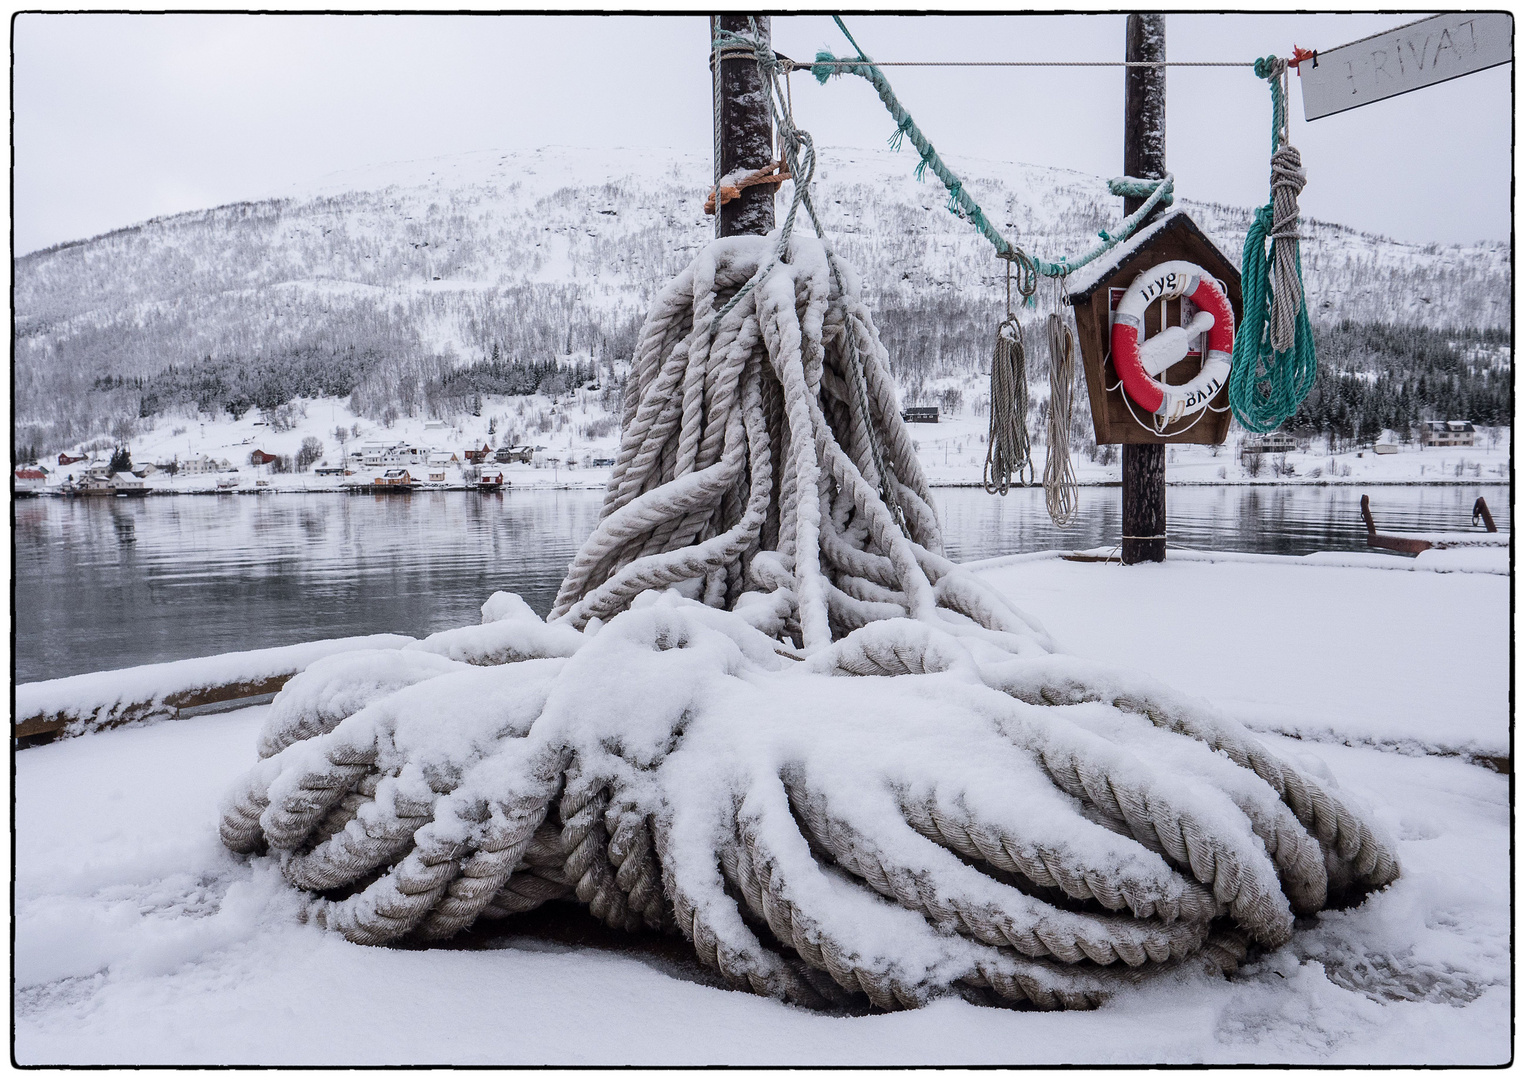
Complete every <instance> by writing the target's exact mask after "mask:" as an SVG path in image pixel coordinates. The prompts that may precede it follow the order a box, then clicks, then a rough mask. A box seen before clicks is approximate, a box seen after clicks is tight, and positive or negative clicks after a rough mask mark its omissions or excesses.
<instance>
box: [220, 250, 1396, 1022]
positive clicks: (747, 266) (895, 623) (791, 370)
mask: <svg viewBox="0 0 1525 1080" xmlns="http://www.w3.org/2000/svg"><path fill="white" fill-rule="evenodd" d="M772 242H773V241H772V240H771V239H766V238H755V237H752V238H739V237H736V238H729V239H725V240H719V241H716V242H714V243H712V244H710V245H709V246H708V247H706V248H705V249H704V250H703V251H702V252H701V253H700V255H699V256H698V258H697V259H696V260H695V261H694V263H693V264H692V265H691V266H689V267H688V268H687V269H686V270H684V271H683V273H682V274H680V275H679V276H678V278H677V279H676V280H675V281H674V282H673V283H672V284H671V285H669V286H668V287H667V288H666V289H665V290H664V291H663V292H662V294H661V296H660V297H659V298H658V300H657V302H656V305H655V307H654V309H653V311H652V313H651V315H650V317H649V318H648V321H647V323H646V325H645V328H644V330H643V331H642V334H641V337H640V344H639V347H638V351H637V354H636V357H635V364H634V368H633V371H632V374H631V376H630V380H629V382H628V384H627V387H626V398H625V401H626V405H625V413H624V428H623V439H622V445H621V451H620V454H619V458H618V463H617V465H616V467H615V469H614V472H613V475H612V477H611V479H610V483H609V488H608V493H607V499H606V503H605V506H604V513H603V517H602V519H601V521H600V522H599V524H598V526H597V528H596V529H595V530H594V532H593V535H592V536H590V537H589V539H588V541H587V543H586V544H585V545H584V546H583V548H582V550H581V551H580V552H579V553H578V555H577V557H576V558H575V559H574V560H573V562H572V565H571V568H570V570H569V572H568V574H567V578H566V581H565V582H564V584H563V587H562V590H561V595H560V596H559V597H558V599H557V601H556V606H555V609H554V611H553V612H552V615H551V617H550V619H549V620H548V621H541V620H540V619H539V618H537V617H536V616H535V614H534V613H533V612H532V611H531V610H530V609H529V607H528V606H527V605H526V604H524V602H523V601H522V600H520V599H518V598H517V597H514V596H511V595H508V594H504V593H499V594H496V595H494V597H493V598H492V599H491V600H489V601H488V602H487V604H486V605H484V608H483V623H482V625H480V626H475V627H463V628H460V629H457V630H451V631H446V632H445V633H441V634H436V635H434V636H433V637H430V638H427V639H425V640H423V641H420V642H416V643H414V644H412V645H410V646H408V647H407V648H405V649H403V650H400V651H388V652H386V653H380V652H375V651H358V652H354V653H349V654H342V655H337V656H332V657H328V658H326V659H324V660H321V661H318V662H316V663H314V664H312V665H311V666H310V667H309V668H308V669H307V670H306V671H304V672H303V673H302V674H300V675H298V676H297V677H296V678H294V679H292V680H291V682H290V683H289V684H288V685H287V687H286V688H285V689H284V690H283V691H282V692H281V694H280V695H279V696H278V697H277V698H276V700H275V702H274V703H273V705H272V706H271V710H270V716H269V719H268V722H267V724H266V726H265V730H264V731H263V732H262V734H261V737H260V742H259V753H260V755H261V760H260V761H259V762H258V764H256V765H255V767H254V768H253V769H251V770H250V772H249V773H248V774H247V775H246V776H244V777H243V778H242V779H241V780H240V781H239V782H238V783H237V784H236V785H235V787H234V788H233V790H232V791H231V792H230V793H229V795H228V797H227V800H226V803H225V805H224V807H223V812H222V819H221V835H222V839H223V842H224V843H225V844H226V845H227V846H228V847H229V848H231V849H232V850H233V851H236V852H242V853H248V854H250V855H251V856H256V857H261V858H267V859H271V860H273V861H275V862H276V863H277V864H278V865H279V866H280V868H281V870H282V872H283V873H284V875H285V877H286V878H287V880H288V881H290V882H291V884H292V885H294V886H295V887H296V888H298V889H300V890H303V891H304V892H306V893H307V894H308V899H307V902H306V906H305V911H306V912H307V917H308V918H310V919H312V920H313V921H315V922H316V923H318V924H319V925H321V926H324V927H326V928H329V929H331V930H336V931H338V932H339V933H341V934H343V935H344V936H345V937H346V938H348V939H349V940H351V941H354V942H358V943H363V944H381V943H384V942H392V941H413V942H428V941H435V940H441V939H445V938H449V937H451V936H452V935H454V934H456V933H458V932H459V931H461V930H463V929H465V928H466V927H468V926H471V925H472V924H473V923H475V922H476V921H477V920H478V919H502V918H508V917H511V916H512V915H514V914H515V913H519V912H524V911H527V910H530V909H532V908H535V907H537V906H539V905H540V904H543V903H545V902H547V901H549V900H555V899H566V900H575V901H577V902H579V903H581V904H584V905H586V906H587V908H588V910H589V911H590V912H591V913H592V914H593V915H594V916H595V917H597V918H599V919H601V920H603V921H604V922H605V923H607V924H608V925H610V926H612V927H616V928H621V929H625V930H629V931H635V930H641V929H643V928H644V929H645V930H647V931H651V932H661V933H668V934H677V935H681V936H682V937H683V938H684V939H686V940H687V941H688V942H689V943H690V944H691V945H692V947H693V949H694V952H695V954H696V955H697V956H698V957H699V958H700V959H701V960H702V961H703V962H704V963H705V964H707V965H709V966H710V967H712V968H714V969H716V970H717V971H718V972H720V973H721V974H722V975H723V976H724V977H725V978H726V979H727V980H728V981H729V982H730V983H731V984H732V985H734V986H736V987H738V988H741V989H747V990H751V991H754V992H756V993H759V994H766V995H771V996H773V997H777V998H781V999H784V1000H787V1001H791V1002H797V1003H800V1004H805V1005H810V1006H814V1007H824V1008H838V1009H840V1008H849V1009H851V1008H861V1007H863V1006H864V1005H866V1004H872V1005H873V1006H877V1007H881V1008H887V1009H888V1008H900V1007H912V1006H917V1005H921V1004H923V1003H925V1002H927V1001H928V1000H931V999H933V998H936V997H939V996H944V995H949V994H957V995H960V996H963V997H965V998H968V999H970V1000H974V1001H980V1002H986V1003H1016V1002H1024V1001H1025V1002H1031V1003H1033V1004H1035V1005H1037V1006H1040V1007H1045V1008H1060V1007H1065V1008H1068V1007H1086V1006H1091V1005H1094V1004H1096V1003H1098V1002H1099V1001H1101V1000H1102V999H1104V998H1105V997H1107V996H1108V995H1109V994H1113V993H1115V992H1117V991H1118V990H1120V989H1124V988H1126V987H1128V986H1130V985H1132V984H1134V983H1136V982H1137V981H1138V980H1140V979H1142V978H1145V977H1148V976H1150V975H1151V974H1154V973H1159V972H1163V971H1168V970H1177V971H1180V970H1187V969H1192V968H1196V969H1202V968H1206V969H1208V970H1218V971H1222V970H1228V969H1231V968H1232V967H1233V966H1234V965H1235V964H1237V962H1238V961H1239V960H1240V959H1241V958H1242V957H1243V956H1244V955H1245V952H1246V949H1247V948H1249V947H1252V946H1255V947H1263V948H1274V947H1276V946H1278V945H1280V944H1281V943H1283V942H1285V941H1286V940H1287V939H1288V938H1289V936H1290V935H1291V933H1292V928H1293V920H1294V918H1295V917H1296V916H1297V915H1300V914H1309V913H1312V912H1316V911H1318V910H1320V909H1321V908H1323V907H1325V906H1327V905H1330V904H1335V903H1347V902H1352V901H1354V900H1356V899H1358V898H1359V897H1360V896H1361V895H1363V894H1364V893H1365V892H1367V891H1369V890H1371V889H1374V888H1379V887H1381V886H1383V885H1385V884H1387V883H1388V882H1390V881H1392V880H1393V879H1394V878H1395V877H1396V876H1397V874H1398V866H1397V863H1396V861H1395V859H1394V857H1393V854H1392V849H1391V845H1390V844H1389V843H1388V842H1387V841H1386V840H1385V839H1384V838H1382V837H1381V836H1379V835H1378V834H1377V833H1376V832H1375V831H1374V830H1373V829H1372V827H1371V826H1370V825H1368V824H1367V823H1366V821H1365V820H1363V818H1362V816H1361V815H1360V814H1359V813H1358V812H1357V811H1356V810H1355V809H1354V808H1353V807H1352V806H1351V805H1350V804H1348V803H1347V802H1346V801H1345V800H1344V799H1342V798H1341V797H1340V796H1339V795H1337V794H1336V793H1335V792H1334V791H1332V790H1330V788H1329V787H1327V786H1326V785H1325V784H1324V783H1322V782H1321V781H1319V780H1318V779H1316V778H1314V777H1312V776H1309V775H1307V774H1305V773H1303V772H1302V771H1300V770H1298V769H1297V768H1295V767H1294V766H1292V765H1291V764H1289V763H1288V762H1286V761H1283V760H1282V759H1280V758H1279V757H1277V756H1276V755H1275V754H1274V753H1272V752H1271V751H1270V750H1268V749H1267V748H1266V747H1265V746H1264V745H1262V744H1261V743H1260V742H1258V741H1257V740H1256V739H1255V738H1253V737H1252V736H1251V735H1250V734H1249V733H1248V732H1247V731H1246V730H1245V729H1244V728H1242V727H1241V726H1240V725H1239V724H1237V723H1236V722H1234V721H1233V720H1231V719H1229V718H1227V717H1225V716H1223V715H1221V714H1219V713H1217V712H1216V711H1215V710H1213V709H1212V708H1210V707H1208V706H1207V705H1205V704H1204V703H1202V702H1199V701H1195V700H1192V699H1189V698H1185V697H1182V696H1181V695H1178V694H1175V693H1172V692H1171V691H1170V690H1168V689H1166V688H1165V687H1163V686H1160V685H1158V684H1156V683H1154V682H1152V681H1150V680H1148V679H1147V678H1145V677H1143V676H1140V675H1133V674H1126V673H1122V672H1117V671H1113V670H1110V669H1107V668H1105V667H1103V666H1101V665H1097V664H1093V663H1089V662H1086V661H1083V660H1080V659H1077V658H1074V657H1068V656H1064V655H1061V654H1058V653H1056V652H1055V650H1054V648H1053V645H1052V643H1051V642H1050V640H1049V638H1048V636H1047V635H1046V634H1045V633H1044V631H1043V629H1042V628H1041V626H1039V625H1038V623H1037V622H1036V621H1035V620H1033V619H1032V618H1030V617H1028V616H1026V615H1024V614H1023V613H1022V612H1020V611H1018V610H1017V609H1016V608H1014V607H1013V606H1012V605H1011V604H1009V603H1008V602H1007V601H1006V600H1005V599H1004V598H1003V597H1002V596H1001V595H999V594H997V593H996V592H994V591H993V590H990V589H989V588H987V587H985V586H984V585H983V584H981V583H980V582H979V581H978V579H976V578H974V577H973V576H972V575H970V574H969V573H967V572H966V571H963V570H961V569H960V568H958V567H957V566H956V565H955V564H953V563H951V562H949V561H948V560H947V559H946V558H945V557H943V555H942V554H941V553H940V542H939V537H938V525H937V517H936V513H935V511H934V509H933V505H932V500H931V497H930V494H929V493H928V491H927V487H926V482H925V479H924V478H923V476H922V474H921V471H920V469H919V468H918V466H917V464H916V458H915V455H914V453H913V447H912V446H911V443H910V440H909V437H908V435H907V432H906V430H905V428H904V427H903V425H902V423H901V419H900V416H899V413H898V411H897V410H896V407H895V406H896V401H895V394H894V388H893V386H892V384H891V382H890V379H889V375H888V369H887V365H886V361H885V355H884V350H883V348H882V346H881V345H880V343H879V339H878V336H877V334H876V332H875V330H874V324H873V321H872V319H871V317H870V315H869V313H868V310H867V309H866V307H865V306H864V305H863V302H862V300H861V298H860V297H859V295H858V291H857V290H858V286H857V275H856V274H855V273H853V272H852V271H851V270H850V268H848V267H846V266H843V265H840V264H838V265H837V266H835V267H832V266H831V265H830V262H829V260H831V259H832V258H833V257H832V256H829V255H828V254H827V252H826V250H825V248H824V247H823V246H822V245H821V243H820V242H819V241H816V240H805V239H799V238H795V239H793V240H792V241H790V242H789V243H788V245H787V257H786V258H785V259H784V260H782V261H779V262H776V263H775V264H773V266H772V268H771V270H769V271H768V272H767V273H766V274H765V275H763V276H762V277H761V278H760V279H759V283H758V284H757V285H756V287H754V288H751V289H749V290H747V291H746V292H745V294H744V295H742V296H741V300H740V302H736V303H734V304H732V303H731V301H732V300H734V299H735V298H736V296H737V295H738V294H739V293H740V292H741V288H742V286H743V284H744V283H746V282H749V281H752V279H753V275H754V273H756V271H757V270H758V268H759V267H760V266H763V265H764V263H765V261H766V260H768V259H769V258H770V257H771V256H770V252H771V251H772V250H773V249H772V248H771V247H770V245H771V244H772ZM728 298H729V299H728ZM727 305H730V306H729V309H728V310H727ZM716 312H721V313H722V314H720V315H718V316H716V315H715V313H716ZM884 493H890V494H892V495H893V497H894V498H896V499H897V500H898V505H899V506H900V507H902V508H903V519H901V518H897V515H896V514H895V513H893V512H892V510H891V508H890V506H889V505H888V504H887V502H886V500H885V498H884ZM900 520H903V522H904V527H903V528H902V526H901V524H900V523H899V522H900Z"/></svg>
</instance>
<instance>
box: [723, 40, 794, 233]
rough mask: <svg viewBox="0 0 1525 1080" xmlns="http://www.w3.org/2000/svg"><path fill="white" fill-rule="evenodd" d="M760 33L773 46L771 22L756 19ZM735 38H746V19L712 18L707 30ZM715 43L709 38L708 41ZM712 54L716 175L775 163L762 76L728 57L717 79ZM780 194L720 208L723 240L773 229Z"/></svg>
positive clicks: (768, 190)
mask: <svg viewBox="0 0 1525 1080" xmlns="http://www.w3.org/2000/svg"><path fill="white" fill-rule="evenodd" d="M752 18H753V19H755V20H756V21H757V29H758V32H759V33H760V34H761V35H762V37H763V39H764V40H765V41H771V40H772V38H771V35H772V20H771V19H769V17H768V16H766V15H754V16H752ZM717 26H718V27H719V28H720V29H722V30H729V31H730V32H731V33H733V34H742V35H744V36H750V35H751V33H752V28H751V24H750V22H749V20H748V17H747V16H746V15H714V16H711V19H710V29H711V30H712V31H713V30H714V29H715V28H716V27H717ZM711 40H713V37H712V38H711ZM714 64H715V50H714V49H713V48H712V49H711V50H710V65H711V68H712V71H711V78H712V79H714V80H715V106H714V107H715V110H716V115H715V117H714V120H715V124H716V132H717V138H718V145H717V147H716V149H717V151H718V153H719V155H720V160H719V162H718V165H719V169H720V175H722V176H724V175H726V174H728V173H732V172H737V171H742V170H751V169H760V168H762V167H763V166H765V165H768V164H771V163H772V161H773V117H772V115H771V114H770V113H769V111H768V91H767V88H766V87H765V86H764V85H763V76H762V72H761V71H760V70H758V67H757V61H756V60H754V59H753V58H752V57H750V56H744V55H732V56H727V57H725V58H724V59H722V60H721V61H720V71H719V72H718V73H715V72H714V71H713V67H714ZM777 190H778V188H777V187H776V186H774V185H772V184H759V185H757V186H755V187H748V188H743V189H742V191H741V195H740V197H738V198H736V199H733V200H731V201H730V202H728V203H723V204H722V205H721V206H719V207H718V208H717V209H718V211H719V213H720V235H721V236H762V235H763V234H765V233H767V232H768V231H770V230H771V229H772V228H773V195H774V193H775V192H776V191H777Z"/></svg>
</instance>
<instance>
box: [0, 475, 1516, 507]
mask: <svg viewBox="0 0 1525 1080" xmlns="http://www.w3.org/2000/svg"><path fill="white" fill-rule="evenodd" d="M927 486H928V487H930V488H933V489H943V488H948V489H970V488H973V489H975V490H983V489H984V487H985V485H984V484H983V483H981V482H980V481H978V480H949V481H943V482H941V483H932V484H928V485H927ZM1076 486H1077V487H1082V488H1120V487H1122V481H1121V480H1082V481H1080V482H1079V483H1078V484H1077V485H1076ZM1165 486H1166V487H1167V488H1170V487H1191V488H1214V487H1221V488H1242V487H1326V488H1328V487H1344V488H1367V487H1498V488H1512V487H1513V486H1514V485H1513V483H1512V482H1511V481H1509V480H1500V479H1498V478H1496V477H1495V478H1488V477H1473V478H1471V479H1465V478H1463V479H1458V478H1455V477H1446V478H1440V477H1437V478H1435V479H1433V480H1430V479H1414V480H1375V479H1361V480H1355V479H1349V480H1347V479H1345V478H1343V477H1341V478H1339V479H1334V480H1326V479H1322V478H1320V479H1317V480H1286V479H1272V480H1166V481H1165ZM1026 487H1028V488H1031V489H1034V490H1039V489H1041V488H1042V487H1043V485H1042V484H1041V483H1040V484H1029V485H1026ZM603 490H604V484H602V483H599V484H524V485H513V486H507V487H504V488H501V489H499V490H497V491H480V492H479V491H478V490H477V489H476V488H475V487H472V486H469V485H466V484H460V485H454V484H452V485H448V486H445V487H417V488H412V489H409V490H405V491H398V490H396V489H393V490H388V491H371V490H369V489H366V488H361V489H359V490H351V489H348V488H343V487H328V486H325V487H289V488H287V487H281V488H275V487H269V488H261V489H260V490H257V491H217V490H202V489H191V490H180V489H177V488H151V489H150V490H148V491H147V492H145V493H144V494H142V495H139V496H128V497H127V498H129V499H138V498H144V499H148V498H155V499H156V498H163V497H165V496H168V495H217V496H227V495H250V496H255V497H260V496H265V495H363V496H369V497H371V498H386V499H390V498H411V497H412V496H414V495H431V494H434V493H436V492H448V491H459V492H476V493H477V494H481V495H505V494H512V493H513V492H515V491H603ZM1011 490H1013V491H1020V490H1022V486H1019V485H1013V487H1012V489H1011ZM116 498H118V496H116V495H66V494H64V493H63V492H61V491H32V492H25V493H18V492H13V493H12V495H11V501H12V502H16V501H19V500H24V499H85V500H87V501H94V500H99V501H101V502H108V501H114V500H115V499H116Z"/></svg>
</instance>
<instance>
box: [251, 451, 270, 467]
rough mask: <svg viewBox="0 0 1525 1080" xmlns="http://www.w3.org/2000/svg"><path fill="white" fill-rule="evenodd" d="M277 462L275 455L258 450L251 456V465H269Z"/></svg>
mask: <svg viewBox="0 0 1525 1080" xmlns="http://www.w3.org/2000/svg"><path fill="white" fill-rule="evenodd" d="M275 460H276V455H275V454H267V453H265V452H264V451H263V450H256V451H254V453H252V454H250V455H249V464H250V465H269V464H270V463H271V462H272V461H275Z"/></svg>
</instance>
